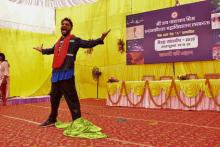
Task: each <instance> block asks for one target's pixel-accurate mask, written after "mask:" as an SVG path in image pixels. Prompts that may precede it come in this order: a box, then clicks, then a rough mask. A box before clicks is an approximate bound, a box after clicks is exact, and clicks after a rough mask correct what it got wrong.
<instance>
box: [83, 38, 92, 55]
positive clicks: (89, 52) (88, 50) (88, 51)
mask: <svg viewBox="0 0 220 147" xmlns="http://www.w3.org/2000/svg"><path fill="white" fill-rule="evenodd" d="M92 40H93V39H89V40H88V41H92ZM92 51H93V48H88V49H86V51H85V53H87V54H92Z"/></svg>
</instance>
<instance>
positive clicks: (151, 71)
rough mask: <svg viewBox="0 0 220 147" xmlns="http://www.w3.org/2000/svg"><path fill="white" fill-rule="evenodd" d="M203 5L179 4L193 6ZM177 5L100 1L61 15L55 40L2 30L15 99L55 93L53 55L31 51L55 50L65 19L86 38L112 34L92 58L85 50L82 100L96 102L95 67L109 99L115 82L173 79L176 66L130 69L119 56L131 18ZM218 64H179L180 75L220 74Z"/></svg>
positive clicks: (80, 63) (183, 0)
mask: <svg viewBox="0 0 220 147" xmlns="http://www.w3.org/2000/svg"><path fill="white" fill-rule="evenodd" d="M198 1H202V0H180V4H188V3H192V2H198ZM174 5H175V0H133V1H130V0H100V1H99V2H96V3H93V4H87V5H78V6H77V7H71V8H63V9H58V10H57V11H56V13H57V14H56V36H54V35H49V34H38V33H32V32H25V31H17V30H11V29H4V28H0V42H1V46H0V51H1V52H3V53H5V55H6V59H7V60H8V61H9V64H10V66H11V67H10V76H11V87H10V89H11V96H23V97H26V96H38V95H46V94H48V93H49V92H50V89H51V82H50V78H51V72H52V68H51V65H52V60H53V55H44V56H43V55H42V54H41V53H39V52H38V51H36V50H33V49H32V48H33V47H35V46H40V45H41V44H42V43H43V44H44V48H47V47H48V48H50V47H52V46H53V45H54V43H55V40H58V38H60V36H61V33H60V26H61V20H62V19H63V18H64V17H69V18H71V19H72V21H73V31H72V33H73V34H74V35H76V36H77V37H80V38H82V39H85V40H88V39H96V38H99V37H100V36H101V34H102V32H105V31H107V30H109V29H112V31H111V32H110V33H109V35H108V36H107V38H106V39H105V40H104V43H105V44H104V45H99V46H96V47H95V48H94V50H93V52H92V54H86V53H84V52H85V50H84V49H80V50H79V52H78V54H77V57H76V62H75V75H76V88H77V91H78V95H79V98H80V99H82V98H95V97H96V95H97V93H96V81H94V80H93V78H92V68H93V67H94V66H97V67H99V69H100V71H101V72H102V75H101V76H100V83H99V86H100V87H99V97H100V98H106V97H107V90H106V82H107V80H108V78H110V77H115V78H117V79H118V80H120V81H140V80H141V79H142V76H143V75H155V76H156V80H158V79H159V77H160V76H169V75H170V76H173V65H172V63H161V64H147V65H129V66H128V65H126V54H125V53H122V54H121V53H120V52H118V46H117V42H118V39H124V40H126V15H131V14H135V13H141V12H146V11H152V10H157V9H163V8H168V7H173V6H174ZM218 66H219V61H198V62H184V63H182V62H180V63H175V73H176V75H179V74H186V73H197V74H198V76H199V78H203V76H204V74H205V73H220V71H219V69H216V67H218Z"/></svg>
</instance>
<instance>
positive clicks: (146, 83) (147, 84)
mask: <svg viewBox="0 0 220 147" xmlns="http://www.w3.org/2000/svg"><path fill="white" fill-rule="evenodd" d="M207 84H208V88H209V92H210V94H211V96H212V99H213V100H214V102H215V104H216V105H217V106H219V107H220V104H219V103H218V102H217V101H216V100H215V98H214V94H213V92H212V88H211V84H210V81H209V79H206V82H205V85H207ZM146 86H147V87H148V92H149V95H150V98H151V100H152V102H153V103H154V105H155V106H157V107H161V106H163V105H165V104H166V103H167V101H168V100H169V99H170V96H171V92H172V89H173V88H174V90H175V93H176V95H177V98H178V99H179V101H180V102H181V103H182V104H183V105H184V106H185V107H188V108H192V107H195V106H197V105H198V104H199V103H200V102H201V100H202V98H203V96H204V94H205V91H204V90H203V91H202V94H201V96H200V97H199V100H198V101H197V102H196V103H195V104H194V105H192V106H189V105H186V104H185V103H184V102H183V101H182V100H181V98H180V96H179V94H178V91H177V88H176V83H175V81H174V79H173V80H172V83H171V86H170V91H169V94H168V97H167V98H166V99H165V102H164V103H162V104H161V105H158V104H157V103H156V102H155V101H154V99H153V96H152V94H151V91H150V86H149V81H146V82H145V85H144V89H145V90H144V92H143V94H142V95H141V100H140V101H139V102H138V103H137V104H133V103H132V102H131V101H130V99H129V98H128V94H127V91H126V85H125V81H123V82H122V87H121V91H120V95H119V99H118V100H117V101H116V102H113V101H112V99H111V96H110V94H109V92H108V90H107V93H108V97H109V100H110V101H111V103H112V104H117V103H118V102H119V101H120V99H121V95H122V91H123V89H124V90H125V94H126V98H127V100H128V101H129V103H130V104H131V105H133V106H137V105H139V104H140V103H141V102H142V100H143V98H144V95H145V91H146V89H147V87H146Z"/></svg>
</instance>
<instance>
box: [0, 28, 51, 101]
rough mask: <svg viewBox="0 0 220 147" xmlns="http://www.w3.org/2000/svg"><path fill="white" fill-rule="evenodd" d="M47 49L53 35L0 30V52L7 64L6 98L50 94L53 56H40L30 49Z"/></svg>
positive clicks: (49, 46)
mask: <svg viewBox="0 0 220 147" xmlns="http://www.w3.org/2000/svg"><path fill="white" fill-rule="evenodd" d="M42 43H43V44H44V48H51V47H52V46H53V45H54V43H55V35H52V34H39V33H33V32H26V31H19V30H12V29H6V28H0V44H1V45H0V51H1V52H2V53H4V54H5V56H6V60H8V62H9V64H10V68H9V72H10V96H21V97H28V96H37V95H47V94H48V93H49V92H50V82H48V80H47V79H50V78H49V77H51V72H52V59H53V55H49V56H43V55H42V54H41V53H40V52H38V51H36V50H34V49H33V47H37V46H41V44H42ZM46 81H47V82H46Z"/></svg>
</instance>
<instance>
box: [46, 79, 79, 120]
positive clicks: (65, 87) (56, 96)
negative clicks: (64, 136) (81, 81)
mask: <svg viewBox="0 0 220 147" xmlns="http://www.w3.org/2000/svg"><path fill="white" fill-rule="evenodd" d="M62 95H64V97H65V99H66V102H67V104H68V106H69V109H70V112H71V114H72V119H73V121H74V120H76V119H77V118H80V117H81V110H80V104H79V98H78V95H77V91H76V87H75V76H73V77H72V78H71V79H67V80H62V81H58V82H52V90H51V94H50V102H51V114H50V116H49V120H50V121H56V118H57V115H58V107H59V104H60V99H61V98H62Z"/></svg>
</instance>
